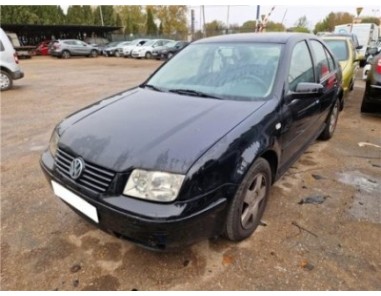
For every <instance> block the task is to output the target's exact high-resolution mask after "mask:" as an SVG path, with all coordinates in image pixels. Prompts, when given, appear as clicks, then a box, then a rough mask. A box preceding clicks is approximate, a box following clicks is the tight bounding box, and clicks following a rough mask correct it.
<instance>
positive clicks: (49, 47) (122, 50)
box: [35, 38, 189, 60]
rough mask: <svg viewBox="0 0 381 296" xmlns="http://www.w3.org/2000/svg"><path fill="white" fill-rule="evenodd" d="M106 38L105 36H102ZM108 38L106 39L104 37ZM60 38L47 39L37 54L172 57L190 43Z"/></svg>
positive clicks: (139, 57) (40, 45)
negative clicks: (97, 40) (107, 41)
mask: <svg viewBox="0 0 381 296" xmlns="http://www.w3.org/2000/svg"><path fill="white" fill-rule="evenodd" d="M100 39H102V40H103V39H104V38H100ZM104 40H106V39H104ZM85 41H86V42H84V41H81V40H77V39H58V40H54V41H51V40H45V41H43V42H41V43H40V44H39V45H38V46H37V47H36V50H35V54H36V55H51V56H55V57H59V58H65V59H67V58H70V57H71V56H90V57H96V56H98V55H104V56H107V57H112V56H115V57H125V58H128V57H132V58H137V59H141V58H146V59H150V58H155V59H158V60H160V59H170V58H171V57H172V56H174V55H175V54H176V53H177V52H179V51H180V50H181V49H183V48H184V47H185V46H187V45H188V44H189V42H186V41H175V40H170V39H135V40H132V41H113V42H109V43H107V44H106V43H105V41H102V42H101V43H99V44H98V43H91V42H92V41H94V42H95V41H96V40H90V39H86V40H85Z"/></svg>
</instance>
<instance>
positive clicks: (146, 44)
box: [142, 40, 155, 46]
mask: <svg viewBox="0 0 381 296" xmlns="http://www.w3.org/2000/svg"><path fill="white" fill-rule="evenodd" d="M154 43H155V40H150V41H147V42H146V43H144V44H143V45H142V46H151V45H153V44H154Z"/></svg>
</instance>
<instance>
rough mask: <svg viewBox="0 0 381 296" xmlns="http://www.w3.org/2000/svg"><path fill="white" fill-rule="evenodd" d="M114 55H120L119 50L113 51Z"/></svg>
mask: <svg viewBox="0 0 381 296" xmlns="http://www.w3.org/2000/svg"><path fill="white" fill-rule="evenodd" d="M115 56H116V57H117V58H119V57H120V52H119V51H118V50H116V51H115Z"/></svg>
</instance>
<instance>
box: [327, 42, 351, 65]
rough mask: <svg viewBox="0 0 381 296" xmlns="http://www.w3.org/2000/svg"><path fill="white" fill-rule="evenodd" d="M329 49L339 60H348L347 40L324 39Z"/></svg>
mask: <svg viewBox="0 0 381 296" xmlns="http://www.w3.org/2000/svg"><path fill="white" fill-rule="evenodd" d="M324 41H325V43H327V45H328V47H329V49H330V50H331V51H332V52H333V53H334V55H335V56H336V58H337V59H338V60H339V61H346V60H348V58H349V56H348V46H347V42H346V41H345V40H327V39H325V40H324Z"/></svg>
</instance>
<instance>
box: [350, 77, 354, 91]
mask: <svg viewBox="0 0 381 296" xmlns="http://www.w3.org/2000/svg"><path fill="white" fill-rule="evenodd" d="M354 85H355V82H354V81H353V79H352V80H351V82H350V83H349V91H352V90H353V87H354Z"/></svg>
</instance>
